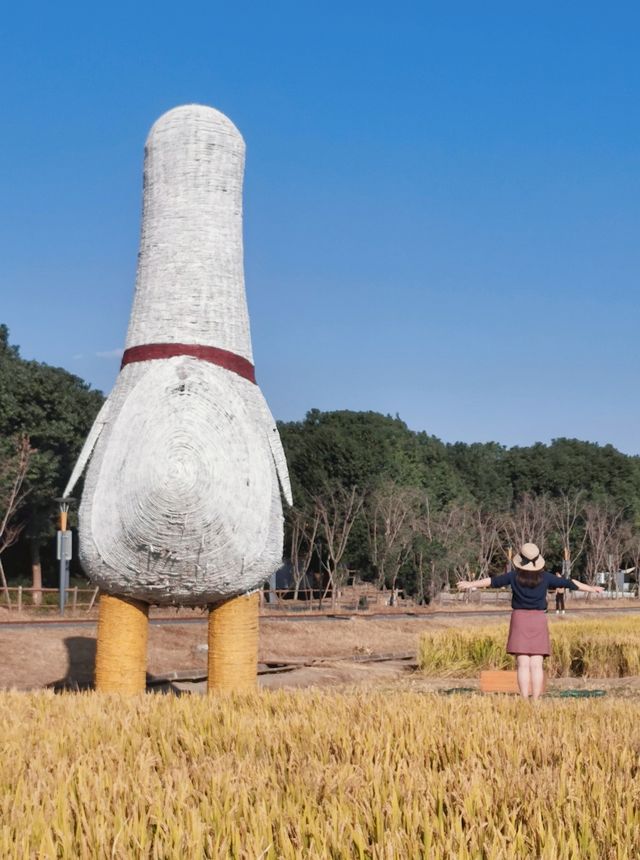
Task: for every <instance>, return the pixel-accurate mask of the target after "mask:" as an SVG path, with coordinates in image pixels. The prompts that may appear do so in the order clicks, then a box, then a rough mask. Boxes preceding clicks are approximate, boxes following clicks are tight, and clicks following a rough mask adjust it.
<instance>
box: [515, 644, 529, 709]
mask: <svg viewBox="0 0 640 860" xmlns="http://www.w3.org/2000/svg"><path fill="white" fill-rule="evenodd" d="M529 663H530V658H529V655H528V654H518V656H517V657H516V666H517V676H518V689H519V690H520V695H521V696H522V698H523V699H528V698H529V696H530V694H531V673H530V671H529V669H530V666H529Z"/></svg>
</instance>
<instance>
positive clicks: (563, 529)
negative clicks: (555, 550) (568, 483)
mask: <svg viewBox="0 0 640 860" xmlns="http://www.w3.org/2000/svg"><path fill="white" fill-rule="evenodd" d="M585 495H586V494H585V492H584V490H578V491H577V492H574V493H571V494H570V493H564V492H563V493H561V494H560V496H559V498H557V499H555V500H554V501H553V502H552V503H551V505H550V513H551V520H552V523H553V526H554V528H555V529H556V531H557V532H558V534H559V536H560V538H561V540H562V550H563V557H564V562H565V563H564V565H563V568H564V570H563V572H564V574H565V575H567V576H570V574H571V567H572V566H573V565H574V564H575V563H576V561H577V560H578V559H579V558H580V556H581V555H582V553H583V551H584V548H585V545H586V542H587V530H586V528H585V529H583V530H582V534H581V535H580V532H579V528H578V527H579V525H580V523H581V522H582V521H583V520H584V515H585Z"/></svg>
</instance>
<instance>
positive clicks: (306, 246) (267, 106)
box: [0, 0, 640, 454]
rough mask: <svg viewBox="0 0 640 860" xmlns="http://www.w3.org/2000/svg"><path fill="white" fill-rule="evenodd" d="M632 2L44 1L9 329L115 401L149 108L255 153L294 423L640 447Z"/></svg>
mask: <svg viewBox="0 0 640 860" xmlns="http://www.w3.org/2000/svg"><path fill="white" fill-rule="evenodd" d="M639 28H640V7H639V6H638V5H637V4H635V3H613V4H606V5H605V4H602V3H584V2H581V3H578V2H566V3H557V2H556V3H546V2H537V3H529V2H523V3H512V2H504V3H494V2H490V0H489V2H487V3H482V4H481V3H476V2H473V3H462V2H461V3H451V4H436V3H429V2H415V3H409V2H402V0H399V2H395V3H393V4H392V3H377V2H368V3H361V2H346V0H345V2H341V3H337V2H331V0H328V2H322V3H319V2H318V3H316V2H302V0H299V2H278V0H274V2H271V3H269V4H267V3H259V2H255V3H248V2H238V0H237V1H236V2H234V3H233V4H231V3H224V4H223V3H215V2H207V3H195V2H189V0H185V2H184V3H183V4H176V3H171V4H169V3H165V2H155V3H147V2H140V3H131V4H124V3H121V2H119V0H116V1H115V2H110V3H109V4H102V5H97V4H86V3H82V4H80V3H71V2H69V3H63V4H57V5H53V4H49V3H47V4H45V3H32V2H28V0H27V2H23V3H22V4H20V6H18V5H17V4H14V6H13V8H12V9H7V10H5V12H4V13H3V16H2V21H1V22H0V44H1V46H2V50H1V51H0V81H1V82H2V83H1V85H0V86H1V88H2V107H3V115H2V119H3V122H2V135H0V190H1V199H2V206H1V207H0V297H1V305H0V322H5V323H7V325H9V327H10V330H11V338H12V340H13V342H15V343H18V344H19V345H20V347H21V351H22V354H23V355H24V356H25V357H28V358H36V359H38V360H41V361H46V362H48V363H51V364H55V365H60V366H62V367H65V368H67V369H68V370H70V371H72V372H74V373H77V374H78V375H80V376H82V377H83V378H85V379H86V380H87V381H89V382H91V383H92V384H93V385H94V386H96V387H98V388H102V389H103V390H105V391H108V390H109V389H110V388H111V386H112V385H113V382H114V380H115V377H116V374H117V370H118V359H117V357H115V356H114V353H115V352H116V351H117V350H118V349H119V348H121V347H122V344H123V341H124V335H125V332H126V327H127V321H128V315H129V310H130V306H131V298H132V291H133V286H134V279H135V264H136V253H137V245H138V235H139V227H140V225H139V219H140V204H141V185H142V157H143V146H144V140H145V137H146V134H147V131H148V129H149V127H150V126H151V124H152V123H153V121H154V120H155V119H156V118H157V117H158V116H159V115H160V114H162V113H163V112H164V111H165V110H168V109H169V108H171V107H174V106H176V105H178V104H183V103H186V102H201V103H204V104H210V105H213V106H215V107H217V108H218V109H220V110H222V111H224V112H225V113H226V114H227V115H228V116H229V117H231V119H232V120H233V121H234V122H235V123H236V125H237V126H238V127H239V129H240V130H241V132H242V133H243V135H244V137H245V140H246V143H247V171H246V176H245V266H246V281H247V293H248V299H249V307H250V313H251V322H252V334H253V347H254V354H255V358H256V366H257V373H258V379H259V382H260V384H261V387H262V389H263V391H264V392H265V394H266V396H267V399H268V401H269V403H270V405H271V407H272V411H273V413H274V415H275V416H276V417H277V418H281V419H284V420H291V419H299V418H302V417H303V416H304V414H305V412H306V411H307V410H308V409H310V408H312V407H317V408H320V409H347V408H348V409H372V410H376V411H380V412H384V413H391V414H396V413H398V414H399V415H400V417H401V418H403V419H404V420H405V421H407V423H408V424H409V426H410V427H412V428H414V429H424V430H427V431H428V432H429V433H433V434H435V435H437V436H439V437H440V438H442V439H444V440H446V441H455V440H459V439H460V440H464V441H485V440H496V441H499V442H501V443H504V444H507V445H515V444H521V445H524V444H529V443H531V442H533V441H537V440H539V441H545V442H546V441H549V440H551V439H552V438H554V437H558V436H571V437H574V436H575V437H578V438H582V439H589V440H592V441H597V442H601V443H606V442H611V443H613V444H614V445H616V446H617V447H619V448H620V449H621V450H623V451H626V452H628V453H634V454H638V453H640V433H639V432H638V431H637V429H636V428H637V427H638V426H639V425H640V402H639V398H638V395H637V390H638V388H637V380H638V376H639V373H638V371H639V369H640V367H639V365H640V361H639V359H638V349H637V344H636V340H637V328H638V320H639V313H638V311H639V307H638V292H637V287H638V274H639V271H640V250H639V248H640V243H639V242H638V236H639V229H638V228H639V227H640V223H639V222H640V208H639V204H640V112H639V111H638V103H639V96H640V85H639V84H640V81H639V78H640V71H639V68H640V67H639V62H638V58H637V34H638V31H639Z"/></svg>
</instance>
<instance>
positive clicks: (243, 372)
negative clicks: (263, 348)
mask: <svg viewBox="0 0 640 860" xmlns="http://www.w3.org/2000/svg"><path fill="white" fill-rule="evenodd" d="M176 355H190V356H191V357H192V358H199V359H200V360H201V361H208V362H209V363H210V364H217V365H218V367H224V369H225V370H230V371H231V372H232V373H237V374H238V376H242V377H243V378H244V379H248V380H249V382H253V383H254V384H255V381H256V369H255V367H254V366H253V365H252V364H251V362H250V361H247V359H246V358H243V357H242V356H241V355H236V354H235V352H229V351H228V350H226V349H219V348H218V347H217V346H198V345H197V344H193V343H145V344H144V345H143V346H132V347H130V348H129V349H125V351H124V355H123V356H122V364H121V365H120V370H122V368H123V367H124V366H125V364H133V362H135V361H154V360H155V359H158V358H173V357H174V356H176Z"/></svg>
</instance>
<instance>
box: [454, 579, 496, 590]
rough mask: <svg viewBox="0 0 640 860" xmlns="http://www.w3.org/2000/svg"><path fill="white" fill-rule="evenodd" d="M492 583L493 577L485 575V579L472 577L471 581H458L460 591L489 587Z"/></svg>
mask: <svg viewBox="0 0 640 860" xmlns="http://www.w3.org/2000/svg"><path fill="white" fill-rule="evenodd" d="M490 585H491V577H490V576H485V578H484V579H472V580H471V581H469V580H466V579H463V580H462V581H461V582H459V583H458V590H459V591H468V590H469V589H470V588H489V586H490Z"/></svg>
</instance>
